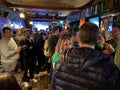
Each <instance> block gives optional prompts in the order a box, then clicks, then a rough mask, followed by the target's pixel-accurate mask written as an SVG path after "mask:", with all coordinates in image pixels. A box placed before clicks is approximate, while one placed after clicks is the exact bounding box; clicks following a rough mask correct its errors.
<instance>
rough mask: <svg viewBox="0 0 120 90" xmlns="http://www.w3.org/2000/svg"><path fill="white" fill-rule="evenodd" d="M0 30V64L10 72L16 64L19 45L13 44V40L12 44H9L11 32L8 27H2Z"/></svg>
mask: <svg viewBox="0 0 120 90" xmlns="http://www.w3.org/2000/svg"><path fill="white" fill-rule="evenodd" d="M2 31H3V38H2V39H1V40H0V54H1V64H2V66H3V68H4V69H5V71H6V72H12V71H14V69H15V67H16V65H17V61H18V59H19V51H20V50H21V47H16V46H14V45H13V44H15V43H14V41H13V44H10V38H11V35H12V34H11V29H10V28H9V27H4V28H3V30H2Z"/></svg>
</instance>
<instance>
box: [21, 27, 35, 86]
mask: <svg viewBox="0 0 120 90" xmlns="http://www.w3.org/2000/svg"><path fill="white" fill-rule="evenodd" d="M30 35H31V33H30V29H25V30H24V37H25V38H24V39H22V40H21V41H20V46H22V50H21V58H22V59H23V63H24V76H23V79H22V80H23V82H24V83H23V84H24V85H25V87H28V86H29V84H28V81H29V79H32V80H33V81H34V82H37V80H36V79H35V78H34V75H33V73H34V69H35V52H34V50H35V49H34V46H33V40H32V39H30ZM28 71H29V76H28Z"/></svg>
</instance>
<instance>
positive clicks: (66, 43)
mask: <svg viewBox="0 0 120 90" xmlns="http://www.w3.org/2000/svg"><path fill="white" fill-rule="evenodd" d="M67 48H72V43H71V40H70V37H69V36H66V35H63V36H62V37H61V38H59V40H58V42H57V45H56V48H55V53H54V54H53V57H52V65H53V68H54V65H55V63H56V61H57V59H58V57H59V55H60V53H61V52H62V51H64V50H65V49H67Z"/></svg>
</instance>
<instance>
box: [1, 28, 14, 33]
mask: <svg viewBox="0 0 120 90" xmlns="http://www.w3.org/2000/svg"><path fill="white" fill-rule="evenodd" d="M5 30H10V31H12V30H11V28H9V27H4V28H3V29H2V31H3V33H5Z"/></svg>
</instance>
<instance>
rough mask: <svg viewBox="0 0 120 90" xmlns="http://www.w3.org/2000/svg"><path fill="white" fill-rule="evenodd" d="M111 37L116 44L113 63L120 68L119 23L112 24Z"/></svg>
mask: <svg viewBox="0 0 120 90" xmlns="http://www.w3.org/2000/svg"><path fill="white" fill-rule="evenodd" d="M112 37H113V39H114V40H115V42H116V44H117V46H116V53H115V64H116V65H117V67H118V68H119V69H120V25H119V24H116V25H113V30H112Z"/></svg>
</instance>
